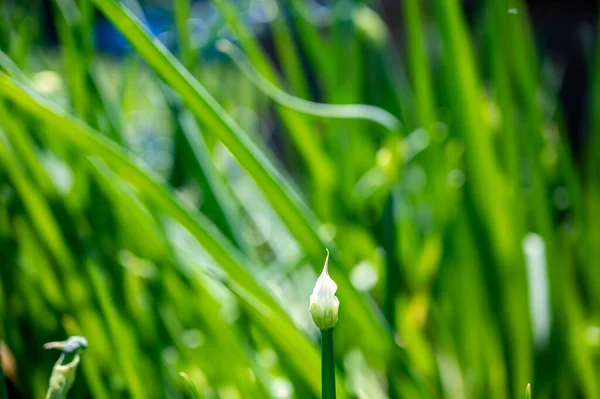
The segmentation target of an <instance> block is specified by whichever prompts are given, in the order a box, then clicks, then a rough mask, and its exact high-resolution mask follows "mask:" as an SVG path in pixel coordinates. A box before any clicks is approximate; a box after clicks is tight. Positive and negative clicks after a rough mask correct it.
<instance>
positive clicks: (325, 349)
mask: <svg viewBox="0 0 600 399" xmlns="http://www.w3.org/2000/svg"><path fill="white" fill-rule="evenodd" d="M321 387H322V392H321V395H322V398H323V399H335V366H334V364H333V328H330V329H329V330H321Z"/></svg>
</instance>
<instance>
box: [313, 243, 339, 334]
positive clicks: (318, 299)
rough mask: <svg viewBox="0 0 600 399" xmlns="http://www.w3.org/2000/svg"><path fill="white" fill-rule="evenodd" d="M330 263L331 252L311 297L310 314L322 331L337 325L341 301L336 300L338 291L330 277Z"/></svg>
mask: <svg viewBox="0 0 600 399" xmlns="http://www.w3.org/2000/svg"><path fill="white" fill-rule="evenodd" d="M328 263H329V251H327V258H326V259H325V266H324V267H323V272H322V273H321V275H320V276H319V278H318V279H317V283H316V284H315V289H314V290H313V293H312V295H311V296H310V306H309V310H310V314H311V315H312V319H313V321H314V322H315V325H316V326H317V327H318V328H319V329H320V330H329V329H331V328H333V327H335V325H336V324H337V321H338V309H339V307H340V301H339V300H338V299H337V298H336V296H335V292H336V291H337V285H336V283H335V282H334V281H333V280H332V279H331V277H329V273H328V270H327V264H328Z"/></svg>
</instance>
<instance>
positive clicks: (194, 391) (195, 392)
mask: <svg viewBox="0 0 600 399" xmlns="http://www.w3.org/2000/svg"><path fill="white" fill-rule="evenodd" d="M179 375H180V376H181V378H183V379H184V381H185V382H186V384H187V386H188V390H189V391H190V394H191V396H192V399H200V394H199V393H198V389H197V388H196V385H194V382H193V381H192V379H191V378H190V376H189V375H187V374H186V373H184V372H183V371H181V372H180V373H179Z"/></svg>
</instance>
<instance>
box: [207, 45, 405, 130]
mask: <svg viewBox="0 0 600 399" xmlns="http://www.w3.org/2000/svg"><path fill="white" fill-rule="evenodd" d="M217 45H218V48H219V50H221V51H222V52H224V53H225V54H227V55H228V56H229V57H231V59H232V60H233V61H234V62H235V64H236V65H237V67H238V68H239V69H240V70H241V71H242V72H243V73H244V74H245V75H246V76H247V77H248V79H250V80H251V81H252V83H254V84H255V85H256V87H257V88H258V89H260V90H261V91H262V92H263V93H264V94H265V95H267V96H268V97H269V98H271V99H272V100H273V101H275V102H276V103H278V104H281V105H283V106H285V107H288V108H290V109H293V110H295V111H298V112H301V113H304V114H307V115H313V116H319V117H323V118H331V119H363V120H368V121H371V122H374V123H377V124H379V125H381V126H382V127H384V128H386V129H388V130H391V131H396V130H398V129H399V128H400V121H399V120H398V118H396V117H395V116H394V115H392V114H390V113H389V112H387V111H386V110H384V109H381V108H379V107H375V106H372V105H364V104H324V103H316V102H312V101H308V100H304V99H302V98H299V97H294V96H293V95H291V94H289V93H286V92H285V91H283V90H281V89H280V88H279V87H277V86H275V85H274V84H273V83H271V82H269V80H267V78H265V77H263V76H262V75H260V73H259V72H258V71H257V70H256V68H254V67H253V65H252V64H251V63H250V61H249V60H248V59H247V58H246V57H245V56H244V53H242V51H241V50H240V49H239V48H237V46H235V45H234V44H233V43H231V42H229V41H227V40H224V39H223V40H221V41H220V42H219V43H218V44H217Z"/></svg>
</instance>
